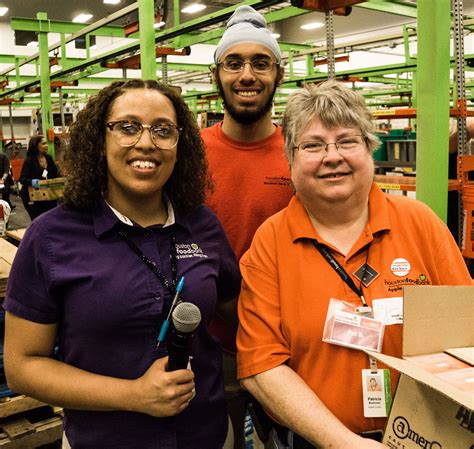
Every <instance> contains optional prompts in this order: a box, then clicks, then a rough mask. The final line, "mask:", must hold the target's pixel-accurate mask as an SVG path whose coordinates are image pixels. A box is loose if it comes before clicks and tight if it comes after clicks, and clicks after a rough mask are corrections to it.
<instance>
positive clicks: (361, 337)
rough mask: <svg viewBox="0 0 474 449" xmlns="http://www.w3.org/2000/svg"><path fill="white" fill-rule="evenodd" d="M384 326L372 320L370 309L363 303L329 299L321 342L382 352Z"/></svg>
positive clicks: (381, 322) (379, 321) (381, 321)
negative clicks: (358, 304) (356, 303)
mask: <svg viewBox="0 0 474 449" xmlns="http://www.w3.org/2000/svg"><path fill="white" fill-rule="evenodd" d="M384 329H385V326H384V324H383V320H376V319H374V318H372V309H371V308H370V307H369V306H368V305H367V304H365V303H364V305H362V306H357V305H355V304H353V303H350V302H347V301H342V300H339V299H335V298H331V300H330V302H329V308H328V313H327V316H326V322H325V325H324V332H323V341H325V342H327V343H331V344H334V345H339V346H345V347H348V348H354V349H368V350H371V351H376V352H380V351H381V350H382V343H383V335H384Z"/></svg>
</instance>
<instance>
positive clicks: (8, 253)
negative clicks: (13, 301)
mask: <svg viewBox="0 0 474 449" xmlns="http://www.w3.org/2000/svg"><path fill="white" fill-rule="evenodd" d="M16 251H17V247H16V246H15V245H12V244H11V243H10V242H7V241H6V240H5V239H3V238H0V302H1V301H3V299H4V298H5V290H6V287H7V281H8V276H9V275H10V269H11V265H12V263H13V259H14V258H15V255H16Z"/></svg>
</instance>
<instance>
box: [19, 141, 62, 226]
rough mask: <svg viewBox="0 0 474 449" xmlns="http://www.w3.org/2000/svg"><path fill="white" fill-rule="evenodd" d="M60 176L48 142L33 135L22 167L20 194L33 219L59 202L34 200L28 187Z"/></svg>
mask: <svg viewBox="0 0 474 449" xmlns="http://www.w3.org/2000/svg"><path fill="white" fill-rule="evenodd" d="M59 176H60V174H59V170H58V167H57V166H56V163H55V162H54V159H53V158H52V157H51V156H50V155H49V154H48V144H47V143H46V140H44V137H43V136H41V135H38V136H33V137H31V138H30V141H29V142H28V151H27V152H26V158H25V161H24V162H23V167H22V169H21V175H20V179H19V181H20V183H21V191H20V196H21V200H22V202H23V205H24V206H25V209H26V211H27V212H28V215H29V216H30V218H31V219H32V220H33V219H35V218H36V217H38V216H39V215H41V214H42V213H44V212H46V211H48V210H50V209H52V208H53V207H56V206H57V204H58V202H57V201H56V200H53V201H32V200H31V199H30V194H29V191H28V187H35V188H36V187H38V186H39V181H41V180H43V179H54V178H58V177H59Z"/></svg>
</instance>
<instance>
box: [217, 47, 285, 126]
mask: <svg viewBox="0 0 474 449" xmlns="http://www.w3.org/2000/svg"><path fill="white" fill-rule="evenodd" d="M229 57H235V58H239V59H242V60H244V61H250V60H252V59H254V58H258V57H264V58H270V59H271V60H272V61H273V62H275V56H274V55H273V53H272V52H271V51H270V50H269V49H268V48H267V47H265V46H263V45H261V44H256V43H252V42H246V43H242V44H237V45H234V46H232V47H231V48H229V49H228V50H227V51H226V52H225V53H224V54H223V55H222V56H221V58H220V61H219V62H222V61H223V60H224V59H226V58H229ZM281 77H282V69H281V68H278V67H277V66H274V67H273V69H272V70H271V71H270V72H269V73H255V72H253V70H252V68H251V67H250V64H245V66H244V68H243V69H242V71H241V72H239V73H229V72H226V71H225V70H223V69H222V67H221V66H218V67H217V68H216V69H215V71H214V78H215V81H216V83H217V85H218V87H219V91H220V94H221V96H222V98H223V100H224V103H225V107H226V110H227V111H228V113H229V114H230V116H231V117H232V118H233V119H234V120H235V121H236V122H238V123H242V124H250V123H254V122H256V121H258V120H260V119H261V118H262V117H264V116H266V114H267V113H268V112H269V111H270V109H271V107H272V102H273V96H274V94H275V91H276V88H277V86H278V84H279V82H280V79H281Z"/></svg>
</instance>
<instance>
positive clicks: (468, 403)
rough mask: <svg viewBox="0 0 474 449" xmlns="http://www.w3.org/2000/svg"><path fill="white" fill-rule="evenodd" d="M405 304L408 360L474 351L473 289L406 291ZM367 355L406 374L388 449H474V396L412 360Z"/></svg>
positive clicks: (416, 288) (400, 385)
mask: <svg viewBox="0 0 474 449" xmlns="http://www.w3.org/2000/svg"><path fill="white" fill-rule="evenodd" d="M403 305H404V311H403V313H404V325H403V356H404V357H407V356H418V355H423V354H435V353H439V352H444V351H445V350H446V349H449V348H465V347H470V346H474V286H455V287H448V286H437V287H434V286H411V287H405V289H404V300H403ZM454 352H456V351H454ZM367 353H369V354H370V355H372V356H373V357H374V358H376V359H377V360H379V361H381V362H383V363H385V364H386V365H388V366H390V367H392V368H395V369H396V370H398V371H399V372H400V373H401V376H400V380H399V383H398V386H397V391H396V393H395V397H394V401H393V404H392V409H391V411H390V416H389V418H388V422H387V426H386V429H385V434H384V439H383V443H384V444H386V445H387V446H388V447H390V448H397V449H419V448H420V447H421V448H428V449H473V448H474V391H472V390H471V391H463V390H461V389H459V388H456V387H455V386H454V385H453V384H450V383H448V382H446V381H444V380H443V379H442V378H440V377H439V376H438V375H436V374H433V373H430V372H428V371H426V370H424V369H423V368H422V367H420V366H417V365H415V364H414V363H412V362H411V361H409V360H404V359H398V358H396V357H390V356H387V355H384V354H379V353H376V352H371V351H367ZM451 353H452V352H451Z"/></svg>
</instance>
